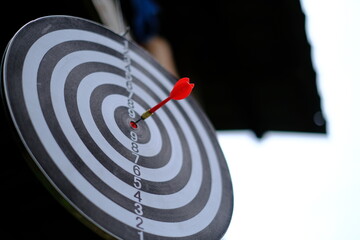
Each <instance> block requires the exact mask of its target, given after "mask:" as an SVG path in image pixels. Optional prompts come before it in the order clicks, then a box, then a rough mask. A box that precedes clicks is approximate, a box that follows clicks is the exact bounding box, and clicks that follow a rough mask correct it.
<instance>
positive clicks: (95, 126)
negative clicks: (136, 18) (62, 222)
mask: <svg viewBox="0 0 360 240" xmlns="http://www.w3.org/2000/svg"><path fill="white" fill-rule="evenodd" d="M24 39H25V40H24ZM174 81H175V79H174V77H173V76H171V75H170V74H169V73H167V72H166V71H165V70H164V69H163V68H162V67H161V66H159V64H158V63H157V62H156V61H154V60H153V59H152V57H151V56H150V55H148V54H147V53H146V52H145V51H144V50H142V49H141V48H140V47H138V46H137V45H136V44H133V43H131V42H128V41H127V40H126V39H125V38H123V37H121V36H118V35H116V34H114V33H113V32H111V31H109V30H107V29H105V28H103V27H102V26H100V25H98V24H96V23H93V22H90V21H87V20H84V19H80V18H74V17H70V16H49V17H44V18H40V19H37V20H35V21H32V22H30V23H29V24H27V25H26V26H24V27H23V28H22V29H21V30H20V31H19V32H18V33H17V34H16V35H15V36H14V38H13V39H12V41H11V43H10V45H9V48H8V50H7V52H6V55H5V58H4V69H3V90H4V93H5V99H6V103H7V107H8V110H9V112H10V114H11V118H12V124H14V126H15V128H16V129H17V133H18V136H19V138H20V139H21V140H22V143H23V144H24V146H25V148H26V150H27V154H28V155H29V156H30V158H31V160H32V161H33V163H34V164H35V165H36V167H37V168H38V171H39V172H40V173H41V174H42V176H43V178H44V179H46V180H47V181H48V182H49V183H50V184H51V185H52V187H53V188H54V189H55V190H56V191H57V192H58V193H59V194H60V195H61V196H62V198H63V199H65V200H66V202H67V204H69V205H71V206H72V207H73V208H74V209H76V210H77V214H80V215H81V216H82V217H83V218H85V219H87V221H88V222H90V223H91V224H92V225H93V226H94V227H95V228H97V229H100V230H101V231H102V233H103V234H105V235H110V236H112V237H114V238H116V239H210V238H211V239H213V238H219V239H220V238H221V236H222V235H223V234H224V233H225V231H226V229H227V227H228V225H229V223H230V219H231V213H232V206H233V199H232V186H231V180H230V175H229V171H228V169H227V165H226V161H225V159H224V156H223V154H222V151H221V149H220V147H219V144H218V142H217V139H216V134H215V131H214V129H213V128H212V126H211V124H210V123H209V121H208V120H207V118H206V116H205V115H204V113H203V112H202V110H201V109H200V107H199V106H198V105H197V104H196V102H195V100H194V99H192V98H191V97H190V98H188V99H186V100H181V101H172V102H169V103H168V104H167V105H166V106H164V107H163V108H162V109H160V110H159V111H158V112H157V113H156V114H155V115H154V116H152V117H151V118H149V119H147V120H146V121H142V122H140V123H139V127H138V128H137V129H133V128H131V126H130V125H129V122H130V121H131V120H135V119H137V118H138V117H139V115H140V114H141V113H143V112H144V111H146V109H148V108H150V107H151V106H153V105H155V104H157V103H158V102H160V101H161V100H163V99H164V98H166V97H167V95H168V94H169V92H170V90H171V89H172V87H173V84H174Z"/></svg>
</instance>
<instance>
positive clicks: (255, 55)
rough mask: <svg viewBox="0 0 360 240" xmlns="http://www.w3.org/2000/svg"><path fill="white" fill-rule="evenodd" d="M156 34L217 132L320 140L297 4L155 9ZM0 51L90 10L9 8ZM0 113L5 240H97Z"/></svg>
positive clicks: (92, 15) (45, 4)
mask: <svg viewBox="0 0 360 240" xmlns="http://www.w3.org/2000/svg"><path fill="white" fill-rule="evenodd" d="M158 4H159V6H160V9H161V11H160V14H159V20H160V34H161V35H162V36H164V37H166V38H167V39H168V40H169V42H170V43H171V45H172V47H173V50H174V56H175V61H176V63H177V67H178V70H179V73H180V75H181V76H188V77H190V79H191V81H192V82H194V83H195V84H196V87H195V88H194V96H195V97H196V98H197V99H198V101H199V103H200V104H201V105H202V107H203V109H204V111H205V112H206V114H207V115H208V117H209V119H210V121H211V122H212V123H213V125H214V127H215V129H216V130H228V129H249V130H251V131H253V132H254V134H255V135H256V136H257V137H258V138H259V139H260V138H261V137H262V136H263V135H264V134H265V133H266V132H267V131H269V130H272V131H290V132H312V133H319V134H326V120H325V119H324V118H323V114H322V110H321V97H320V95H319V91H318V88H317V82H316V81H317V80H316V72H315V71H314V67H313V64H312V61H311V46H310V45H309V42H308V39H307V36H306V32H305V22H306V18H305V16H304V13H303V12H302V9H301V5H300V2H299V1H298V0H277V1H276V0H272V1H270V0H251V1H230V0H226V1H225V0H223V1H189V0H182V1H166V0H159V1H158ZM6 5H7V6H6V7H4V8H3V14H2V15H1V29H2V35H1V43H0V44H1V46H0V48H1V49H2V51H3V52H4V51H5V48H6V45H7V43H8V41H9V40H10V39H11V37H12V36H13V35H14V34H15V33H16V31H17V30H18V29H20V28H21V27H22V26H23V25H24V24H26V23H27V22H29V21H31V20H34V19H36V18H38V17H42V16H46V15H59V14H60V15H72V16H79V17H83V18H87V19H90V20H94V21H98V22H99V18H98V16H97V14H96V12H95V10H94V9H93V7H92V6H91V4H90V1H22V2H14V1H9V2H8V3H7V4H6ZM9 126H11V125H9V122H8V121H7V120H6V118H5V115H4V112H3V111H1V133H2V142H1V148H2V152H3V155H2V169H1V176H0V177H1V178H0V181H1V182H0V187H1V189H2V192H3V194H2V197H1V198H2V200H1V206H2V207H3V214H2V219H3V220H4V221H5V222H6V223H5V224H2V225H1V227H0V228H1V229H0V232H1V233H0V236H7V237H9V236H11V237H12V239H24V238H25V237H26V238H31V237H33V238H34V239H69V237H70V236H71V237H73V238H74V237H80V236H81V239H98V236H97V235H96V234H94V233H93V232H91V231H90V230H88V229H87V228H86V227H85V226H84V225H83V224H81V223H80V222H79V221H77V220H76V219H75V218H73V217H70V215H69V213H68V212H67V211H64V208H63V207H62V206H60V205H59V204H58V202H56V201H55V200H54V198H53V197H52V196H51V195H50V194H49V193H48V192H47V191H45V190H44V187H43V186H42V185H41V184H40V182H39V181H38V179H37V178H35V177H34V176H35V175H34V174H33V173H32V172H31V171H30V169H29V167H28V166H27V165H26V164H25V161H24V159H23V157H22V155H21V151H19V150H18V149H17V148H15V147H16V145H15V143H14V141H12V140H11V139H12V136H11V131H9Z"/></svg>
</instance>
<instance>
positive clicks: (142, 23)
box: [131, 0, 160, 43]
mask: <svg viewBox="0 0 360 240" xmlns="http://www.w3.org/2000/svg"><path fill="white" fill-rule="evenodd" d="M131 4H132V7H133V10H134V15H133V24H134V26H133V29H132V30H133V33H134V36H135V38H136V40H137V41H138V42H140V43H144V42H146V41H147V40H149V39H150V38H151V37H153V36H154V35H156V34H158V31H159V20H158V13H159V10H160V8H159V6H158V5H157V4H156V3H155V2H154V1H152V0H131Z"/></svg>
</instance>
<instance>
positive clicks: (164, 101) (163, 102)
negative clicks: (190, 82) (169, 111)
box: [148, 97, 171, 113]
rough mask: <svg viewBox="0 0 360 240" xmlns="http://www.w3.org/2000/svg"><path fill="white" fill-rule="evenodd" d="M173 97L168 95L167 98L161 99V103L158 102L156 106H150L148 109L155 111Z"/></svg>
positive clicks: (151, 111)
mask: <svg viewBox="0 0 360 240" xmlns="http://www.w3.org/2000/svg"><path fill="white" fill-rule="evenodd" d="M170 99H171V97H167V98H166V99H165V100H163V101H161V102H160V103H158V104H157V105H156V106H154V107H152V108H150V109H149V110H148V111H149V112H150V113H154V112H155V111H156V110H158V109H159V108H161V107H162V106H164V105H165V103H167V102H168V101H170Z"/></svg>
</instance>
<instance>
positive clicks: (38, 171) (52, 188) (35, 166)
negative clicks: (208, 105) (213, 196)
mask: <svg viewBox="0 0 360 240" xmlns="http://www.w3.org/2000/svg"><path fill="white" fill-rule="evenodd" d="M48 18H74V19H78V20H80V21H85V22H88V23H90V24H94V25H96V26H97V27H100V28H101V29H103V30H102V31H104V32H107V33H108V34H109V35H112V37H111V38H116V37H119V35H117V34H116V33H114V32H112V31H111V30H109V29H107V28H104V27H103V26H102V25H101V24H99V23H97V22H94V21H91V20H87V19H83V18H79V17H74V16H67V15H51V16H45V17H40V18H37V19H35V20H33V21H31V22H29V23H27V24H25V25H24V26H23V27H22V28H20V29H19V30H18V32H17V33H16V34H15V35H14V36H13V38H12V39H11V40H10V41H9V43H8V45H7V47H6V49H5V52H4V55H3V58H2V68H1V71H2V75H1V80H2V90H1V97H2V100H3V105H4V109H5V112H6V116H7V118H8V119H7V122H9V123H10V125H11V129H12V131H11V132H12V133H13V139H14V140H15V142H16V145H17V146H18V147H19V148H20V149H21V153H22V155H23V157H24V159H25V160H26V162H27V163H28V164H29V166H30V168H31V169H32V170H33V172H34V173H35V175H36V176H37V177H38V178H39V179H40V180H41V182H42V183H43V184H44V185H45V187H46V188H47V189H48V191H49V192H50V193H51V194H52V195H53V196H54V197H55V199H56V200H57V201H59V202H60V203H61V205H62V206H64V207H65V208H66V209H67V210H68V211H69V212H70V213H71V214H72V215H73V216H75V217H76V218H77V219H78V220H80V221H81V222H82V223H83V224H85V225H86V226H87V227H89V228H90V229H91V230H92V231H94V232H95V233H97V234H98V235H100V236H101V237H103V238H106V239H119V237H118V236H116V237H114V236H113V235H112V234H111V233H110V232H108V231H107V230H105V229H102V227H101V226H100V225H99V224H95V223H93V222H92V219H90V218H89V217H88V216H87V215H86V214H85V216H84V215H83V214H79V212H80V213H81V210H79V209H77V208H76V206H74V205H73V203H71V202H69V201H68V199H67V196H65V195H64V194H63V193H62V192H61V191H60V192H59V191H58V189H57V187H56V185H54V184H53V183H52V181H51V179H50V178H49V177H47V173H46V172H45V171H44V170H43V169H42V167H41V166H39V163H38V162H37V161H34V159H36V158H35V157H34V156H32V153H31V152H32V151H31V150H30V149H28V147H27V143H26V141H25V140H24V139H23V138H22V135H21V134H20V133H19V131H20V130H19V128H18V126H17V123H16V121H15V120H13V121H12V119H13V116H12V114H13V113H12V110H11V107H10V106H9V104H10V103H6V100H7V97H6V95H7V94H8V93H6V90H7V89H6V86H5V85H6V83H5V74H6V73H5V72H6V70H5V69H3V68H4V63H6V61H7V55H8V54H9V49H11V46H12V44H13V43H14V39H16V37H17V36H18V35H19V33H20V32H21V31H22V30H23V29H24V28H26V27H27V26H28V25H30V24H32V23H34V22H37V21H40V20H43V19H48ZM129 43H130V44H132V45H134V46H136V48H137V50H138V51H139V52H141V56H142V57H144V58H145V61H147V62H149V63H150V64H152V65H154V66H155V67H156V68H157V69H158V70H159V71H160V72H161V73H162V74H163V75H165V76H166V77H167V79H168V80H169V81H172V82H174V83H175V81H176V77H175V76H173V75H172V74H171V73H169V72H168V71H166V70H165V69H164V68H163V67H162V66H161V65H160V64H159V63H158V62H157V61H156V60H155V59H154V58H153V57H152V56H151V55H150V54H149V53H148V52H147V51H146V50H144V49H143V48H142V47H140V46H139V45H137V44H136V43H134V42H130V41H129ZM188 101H189V103H190V104H191V105H192V106H195V108H197V109H201V107H200V105H199V104H198V103H197V102H196V100H195V99H194V98H191V97H190V98H189V99H188ZM197 114H198V117H199V118H200V119H201V120H202V121H204V122H203V125H204V126H205V127H206V128H207V129H208V131H209V132H208V134H209V136H210V137H211V136H212V138H211V139H210V141H211V143H212V144H213V146H215V147H218V148H219V149H216V152H218V151H220V152H221V153H222V150H221V148H220V146H219V145H218V142H217V139H216V133H215V129H214V128H213V126H212V123H211V122H210V121H209V119H208V118H207V116H206V115H205V113H204V112H203V111H199V112H197ZM223 158H224V159H225V157H223ZM220 167H224V166H223V165H222V166H220ZM225 167H227V166H226V163H225ZM222 170H224V169H222ZM225 171H227V173H228V169H225ZM228 174H229V173H228ZM230 185H231V180H230ZM230 187H231V186H230ZM230 190H231V206H230V208H229V209H230V210H229V212H230V213H232V211H233V194H232V187H231V189H230ZM231 217H232V216H230V217H229V222H228V223H227V226H226V228H225V229H223V232H222V233H221V234H220V235H221V236H223V235H224V234H225V232H226V230H227V228H228V226H229V224H230V221H231Z"/></svg>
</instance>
